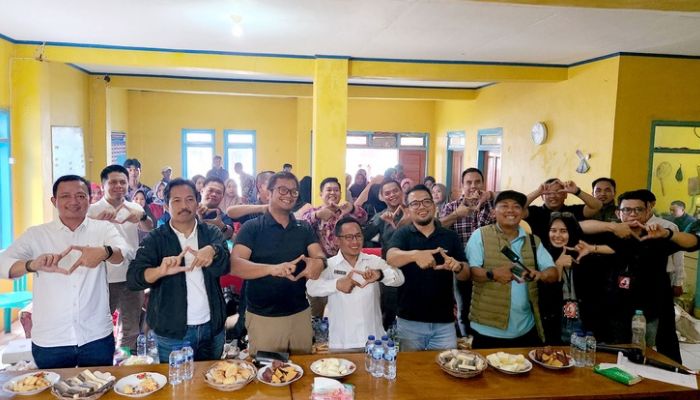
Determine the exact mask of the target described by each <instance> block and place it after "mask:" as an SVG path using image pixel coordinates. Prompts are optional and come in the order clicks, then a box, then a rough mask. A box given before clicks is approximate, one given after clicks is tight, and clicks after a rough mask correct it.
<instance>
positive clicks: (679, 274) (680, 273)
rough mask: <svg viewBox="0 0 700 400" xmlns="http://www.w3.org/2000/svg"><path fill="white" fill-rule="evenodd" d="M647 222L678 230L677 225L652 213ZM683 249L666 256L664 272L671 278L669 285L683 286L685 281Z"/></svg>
mask: <svg viewBox="0 0 700 400" xmlns="http://www.w3.org/2000/svg"><path fill="white" fill-rule="evenodd" d="M647 223H648V224H659V225H660V226H662V227H664V228H668V229H670V230H672V231H674V232H678V226H676V224H674V223H673V222H671V221H668V220H665V219H663V218H660V217H657V216H656V215H652V216H651V218H649V220H648V221H647ZM683 253H684V252H683V251H677V252H675V253H673V254H671V255H670V256H668V262H667V263H666V272H668V273H669V277H670V278H671V286H683V282H684V281H685V268H684V267H683Z"/></svg>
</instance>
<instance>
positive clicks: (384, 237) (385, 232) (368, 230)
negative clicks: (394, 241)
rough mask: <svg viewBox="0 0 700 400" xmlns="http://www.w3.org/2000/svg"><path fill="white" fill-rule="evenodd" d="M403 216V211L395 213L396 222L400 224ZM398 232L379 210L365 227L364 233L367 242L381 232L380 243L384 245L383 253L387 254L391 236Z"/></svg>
mask: <svg viewBox="0 0 700 400" xmlns="http://www.w3.org/2000/svg"><path fill="white" fill-rule="evenodd" d="M401 218H403V211H400V212H398V213H396V215H394V224H398V223H399V221H401ZM394 232H396V228H395V227H394V225H391V224H388V223H386V221H384V220H383V219H382V213H381V212H379V213H377V214H374V217H372V220H371V221H370V222H369V224H367V226H365V227H364V229H363V230H362V234H363V235H364V236H365V242H369V241H371V240H372V239H373V238H374V237H375V236H377V234H379V244H380V245H381V247H382V255H383V256H386V251H387V250H388V247H387V246H389V242H390V241H391V237H392V236H393V235H394Z"/></svg>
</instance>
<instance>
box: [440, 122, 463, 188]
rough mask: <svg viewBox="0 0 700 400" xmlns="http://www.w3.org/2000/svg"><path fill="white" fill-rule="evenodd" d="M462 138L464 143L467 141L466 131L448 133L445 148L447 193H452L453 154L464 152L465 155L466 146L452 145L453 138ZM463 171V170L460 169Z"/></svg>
mask: <svg viewBox="0 0 700 400" xmlns="http://www.w3.org/2000/svg"><path fill="white" fill-rule="evenodd" d="M460 137H461V138H462V139H464V140H463V141H462V142H463V143H464V142H465V141H466V133H465V132H464V131H448V132H447V145H446V146H445V153H446V154H445V187H446V188H447V193H452V152H453V151H460V150H461V151H462V153H464V147H465V146H464V144H462V145H461V146H459V145H450V139H451V138H460ZM460 169H461V168H460Z"/></svg>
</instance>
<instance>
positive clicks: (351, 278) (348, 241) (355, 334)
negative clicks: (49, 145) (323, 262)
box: [306, 217, 404, 350]
mask: <svg viewBox="0 0 700 400" xmlns="http://www.w3.org/2000/svg"><path fill="white" fill-rule="evenodd" d="M335 236H336V238H335V240H336V241H337V244H338V246H339V248H340V251H339V252H338V254H337V255H335V256H333V257H331V258H329V259H328V268H326V269H325V270H324V271H323V272H322V273H321V277H320V278H319V279H317V280H309V281H307V282H306V290H307V292H308V294H309V295H310V296H328V319H329V324H330V330H329V334H328V342H329V343H328V347H329V348H330V349H331V350H340V349H343V350H354V349H357V350H361V349H362V348H363V347H364V345H365V342H366V341H367V336H368V335H377V336H381V335H384V333H385V332H384V328H383V326H382V311H381V307H380V303H379V285H378V284H376V282H382V283H383V284H385V285H387V286H401V285H402V284H403V282H404V276H403V273H402V272H401V271H400V270H398V269H396V268H392V267H391V266H389V264H387V263H386V261H384V260H383V259H381V258H379V257H377V256H374V255H369V254H364V253H362V243H363V235H362V229H361V228H360V224H359V223H358V222H357V220H355V219H354V218H352V217H344V218H341V219H340V220H339V221H338V222H337V223H336V226H335Z"/></svg>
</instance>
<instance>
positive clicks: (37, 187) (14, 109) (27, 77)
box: [10, 59, 53, 237]
mask: <svg viewBox="0 0 700 400" xmlns="http://www.w3.org/2000/svg"><path fill="white" fill-rule="evenodd" d="M11 68H12V72H11V75H12V82H11V85H12V87H11V89H12V90H11V93H12V95H11V109H10V116H11V123H12V131H11V146H12V157H13V158H14V160H15V164H14V165H13V166H12V194H13V196H12V198H13V203H12V206H13V210H14V234H15V237H18V236H19V235H20V234H21V233H23V232H24V231H25V230H26V229H27V228H28V227H30V226H32V225H36V224H41V223H44V222H47V221H49V220H51V219H52V215H53V212H52V208H53V207H52V205H51V202H50V200H49V199H50V197H51V185H52V184H53V182H52V181H51V179H52V176H51V175H52V159H51V126H50V125H51V113H50V83H51V82H50V76H49V68H48V64H46V63H43V62H40V61H36V60H33V59H14V60H12V67H11Z"/></svg>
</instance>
